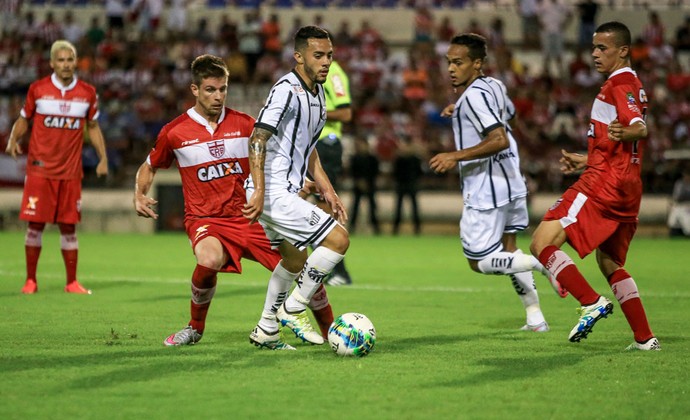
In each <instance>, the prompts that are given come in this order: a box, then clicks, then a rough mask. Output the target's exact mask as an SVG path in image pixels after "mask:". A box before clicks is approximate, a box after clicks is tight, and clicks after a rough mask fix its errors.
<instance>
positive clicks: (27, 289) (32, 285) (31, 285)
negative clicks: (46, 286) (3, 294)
mask: <svg viewBox="0 0 690 420" xmlns="http://www.w3.org/2000/svg"><path fill="white" fill-rule="evenodd" d="M22 293H24V294H25V295H33V294H34V293H38V284H36V280H34V279H26V283H24V287H22Z"/></svg>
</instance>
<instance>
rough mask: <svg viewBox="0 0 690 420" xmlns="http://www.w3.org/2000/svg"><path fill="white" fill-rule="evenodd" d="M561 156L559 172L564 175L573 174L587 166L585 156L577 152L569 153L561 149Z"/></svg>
mask: <svg viewBox="0 0 690 420" xmlns="http://www.w3.org/2000/svg"><path fill="white" fill-rule="evenodd" d="M561 154H562V155H563V157H561V158H560V159H559V162H560V163H561V172H563V173H564V174H565V175H570V174H574V173H577V172H580V171H582V170H583V169H585V168H586V167H587V156H585V155H581V154H579V153H570V152H566V151H565V150H563V149H561Z"/></svg>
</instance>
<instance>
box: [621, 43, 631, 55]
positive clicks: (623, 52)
mask: <svg viewBox="0 0 690 420" xmlns="http://www.w3.org/2000/svg"><path fill="white" fill-rule="evenodd" d="M620 58H630V47H629V46H628V45H623V46H622V47H621V50H620Z"/></svg>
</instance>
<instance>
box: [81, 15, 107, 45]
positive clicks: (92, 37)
mask: <svg viewBox="0 0 690 420" xmlns="http://www.w3.org/2000/svg"><path fill="white" fill-rule="evenodd" d="M85 36H86V39H87V41H88V42H89V45H90V46H91V47H92V48H94V49H95V48H96V47H98V44H100V43H101V41H103V40H104V39H105V30H104V29H103V28H102V27H101V24H100V21H99V19H98V16H93V17H92V18H91V26H89V28H88V29H87V30H86V35H85Z"/></svg>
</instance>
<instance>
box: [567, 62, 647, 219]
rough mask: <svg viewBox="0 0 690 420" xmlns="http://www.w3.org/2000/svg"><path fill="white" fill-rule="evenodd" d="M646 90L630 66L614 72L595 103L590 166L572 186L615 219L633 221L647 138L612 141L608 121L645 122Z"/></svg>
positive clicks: (589, 157)
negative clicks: (609, 135) (645, 139)
mask: <svg viewBox="0 0 690 420" xmlns="http://www.w3.org/2000/svg"><path fill="white" fill-rule="evenodd" d="M646 112H647V94H646V93H645V91H644V88H643V87H642V83H641V82H640V79H638V78H637V74H635V72H634V71H632V70H631V69H630V68H629V67H626V68H622V69H619V70H617V71H615V72H614V73H612V74H611V75H610V76H609V78H608V79H607V80H606V82H605V83H604V85H603V86H602V87H601V90H600V91H599V94H598V95H597V97H596V99H595V100H594V104H593V105H592V115H591V122H590V126H589V132H588V134H587V135H588V146H587V149H588V150H587V152H588V155H587V169H586V170H585V171H584V172H583V173H582V175H581V176H580V179H579V180H578V181H577V182H576V183H575V184H574V185H573V188H574V189H576V190H577V191H580V192H582V193H584V194H585V195H587V197H589V198H590V199H592V200H593V201H594V202H595V203H596V204H597V205H598V206H599V208H600V209H601V210H602V212H603V213H604V214H606V215H607V216H608V217H611V218H613V219H615V220H620V221H634V220H636V219H637V214H638V212H639V210H640V201H641V199H642V178H641V176H640V174H641V167H642V154H643V151H644V147H645V142H644V141H642V140H638V141H634V142H622V141H612V140H609V138H608V126H609V124H610V123H611V122H612V121H613V120H615V119H618V121H619V122H620V123H621V124H623V126H629V125H631V124H633V123H635V122H637V121H642V122H644V117H645V114H646Z"/></svg>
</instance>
